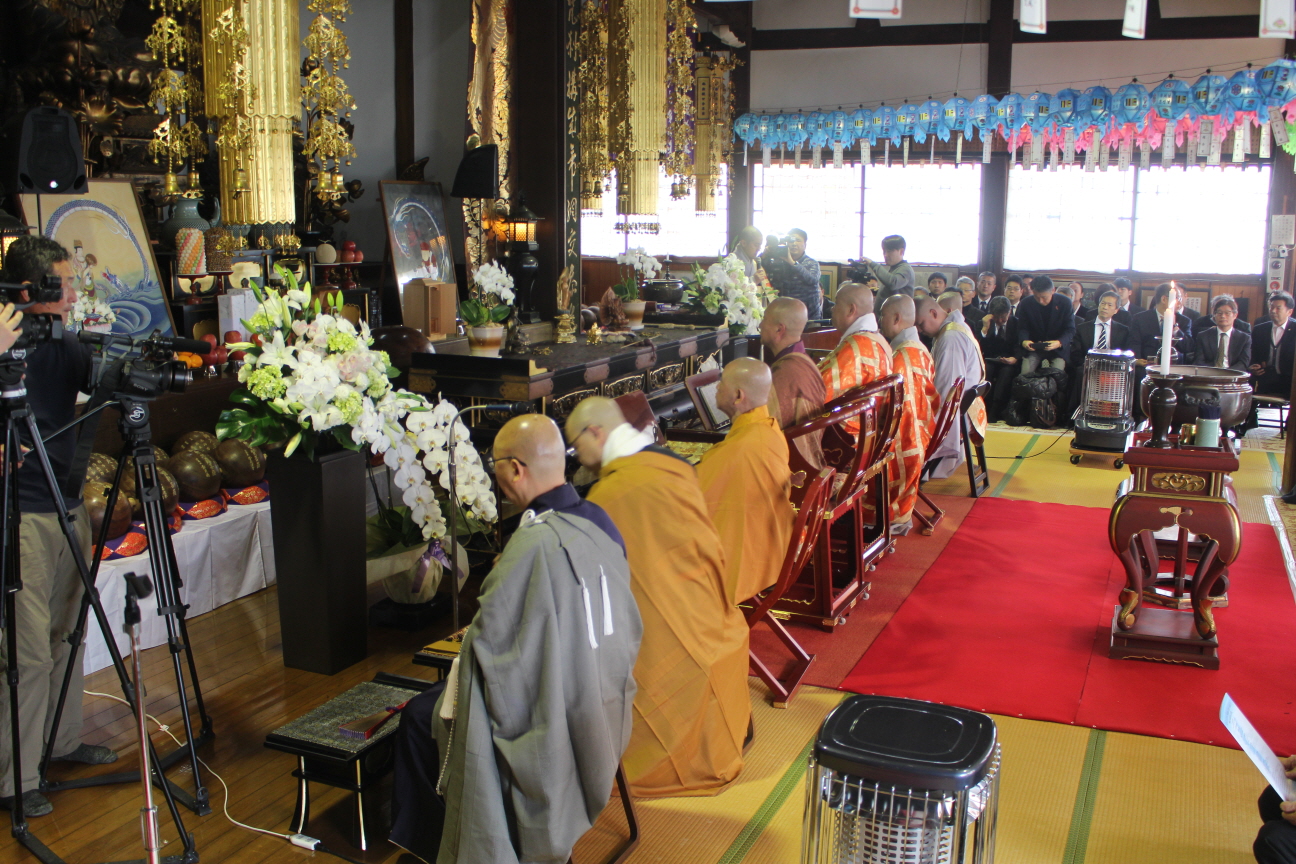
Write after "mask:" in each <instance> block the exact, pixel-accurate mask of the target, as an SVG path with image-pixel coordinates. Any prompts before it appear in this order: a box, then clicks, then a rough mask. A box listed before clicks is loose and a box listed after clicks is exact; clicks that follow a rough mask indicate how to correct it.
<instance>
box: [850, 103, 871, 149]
mask: <svg viewBox="0 0 1296 864" xmlns="http://www.w3.org/2000/svg"><path fill="white" fill-rule="evenodd" d="M850 135H851V138H850V140H851V141H858V140H860V139H861V138H868V139H869V142H870V143H872V141H873V139H872V137H871V136H872V135H873V112H872V111H870V110H869V109H867V108H861V109H859V110H858V111H856V112H855V113H854V114H851V115H850Z"/></svg>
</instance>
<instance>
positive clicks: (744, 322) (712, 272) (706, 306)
mask: <svg viewBox="0 0 1296 864" xmlns="http://www.w3.org/2000/svg"><path fill="white" fill-rule="evenodd" d="M685 296H686V297H687V299H688V300H689V302H690V303H691V304H693V306H694V307H695V308H696V307H701V308H702V309H703V310H704V311H706V312H707V313H709V314H712V315H714V314H717V313H720V312H723V313H724V314H725V317H726V318H727V319H728V324H729V331H730V332H731V333H733V334H734V335H735V336H740V335H743V334H753V333H755V332H756V331H757V330H758V329H759V328H760V322H761V319H762V318H764V317H765V307H766V306H768V305H769V302H770V300H772V299H774V296H776V295H775V294H774V292H773V291H772V290H771V289H768V288H762V287H760V286H759V285H757V284H756V283H755V282H753V281H752V280H751V279H748V278H747V271H746V269H745V268H744V266H743V262H742V261H741V260H740V259H739V258H738V256H737V255H729V256H728V257H727V258H724V259H722V260H721V261H719V262H717V263H715V264H712V265H711V266H710V267H708V268H707V269H706V270H705V271H704V270H702V268H701V267H698V266H697V265H696V264H695V265H694V266H693V283H692V285H691V286H690V287H689V289H688V291H687V292H686V294H685Z"/></svg>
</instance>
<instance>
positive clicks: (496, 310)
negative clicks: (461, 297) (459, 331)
mask: <svg viewBox="0 0 1296 864" xmlns="http://www.w3.org/2000/svg"><path fill="white" fill-rule="evenodd" d="M512 311H513V307H512V306H509V305H508V304H507V303H500V304H499V305H497V306H487V305H486V304H485V303H483V302H482V301H480V300H478V299H477V298H476V297H469V298H468V299H467V300H465V301H463V302H462V303H460V304H459V317H460V318H462V319H463V320H464V323H465V324H467V325H468V326H469V327H489V326H490V325H492V324H503V323H504V322H505V321H507V320H508V316H509V313H510V312H512Z"/></svg>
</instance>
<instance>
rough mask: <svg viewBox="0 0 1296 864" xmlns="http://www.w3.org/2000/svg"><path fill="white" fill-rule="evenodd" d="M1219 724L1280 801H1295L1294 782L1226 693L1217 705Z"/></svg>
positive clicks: (1295, 788) (1295, 786) (1295, 785)
mask: <svg viewBox="0 0 1296 864" xmlns="http://www.w3.org/2000/svg"><path fill="white" fill-rule="evenodd" d="M1220 722H1221V723H1223V724H1224V728H1225V729H1227V730H1228V731H1229V734H1231V735H1232V736H1233V739H1234V740H1235V741H1237V743H1238V746H1239V747H1241V748H1242V752H1243V753H1245V754H1247V755H1248V756H1250V757H1251V761H1252V762H1253V763H1255V766H1256V768H1258V769H1260V773H1261V774H1263V775H1264V778H1265V779H1266V780H1268V781H1269V785H1270V786H1272V787H1273V788H1274V791H1275V792H1277V793H1278V794H1279V795H1281V796H1282V799H1283V800H1284V801H1296V782H1293V781H1292V780H1291V778H1289V777H1288V776H1287V772H1286V771H1284V770H1283V766H1282V762H1281V761H1280V760H1279V759H1278V757H1277V756H1276V755H1274V752H1273V750H1271V749H1270V748H1269V745H1268V744H1266V743H1265V740H1264V739H1263V738H1261V737H1260V733H1259V732H1257V731H1256V728H1255V727H1254V726H1252V725H1251V721H1250V720H1248V719H1247V718H1246V715H1245V714H1243V713H1242V709H1241V708H1238V706H1237V703H1236V702H1234V701H1233V697H1232V696H1230V695H1228V694H1227V693H1225V694H1224V701H1223V702H1221V703H1220Z"/></svg>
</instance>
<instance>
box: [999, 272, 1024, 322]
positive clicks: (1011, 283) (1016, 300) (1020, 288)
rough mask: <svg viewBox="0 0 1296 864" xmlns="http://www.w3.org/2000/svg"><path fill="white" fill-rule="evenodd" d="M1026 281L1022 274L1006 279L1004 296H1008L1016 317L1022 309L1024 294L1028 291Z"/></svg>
mask: <svg viewBox="0 0 1296 864" xmlns="http://www.w3.org/2000/svg"><path fill="white" fill-rule="evenodd" d="M1025 285H1026V283H1025V282H1024V281H1023V280H1022V277H1020V276H1009V277H1008V278H1007V279H1005V280H1004V293H1003V296H1005V297H1007V298H1008V304H1009V305H1010V306H1011V307H1012V314H1013V316H1014V317H1016V315H1017V313H1018V312H1020V311H1021V302H1022V294H1024V293H1025V292H1026V288H1025Z"/></svg>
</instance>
